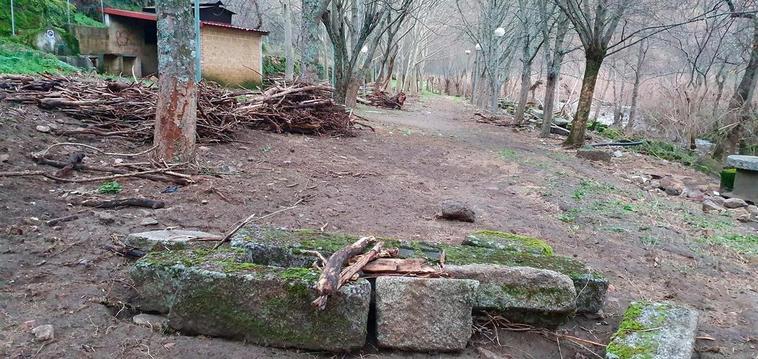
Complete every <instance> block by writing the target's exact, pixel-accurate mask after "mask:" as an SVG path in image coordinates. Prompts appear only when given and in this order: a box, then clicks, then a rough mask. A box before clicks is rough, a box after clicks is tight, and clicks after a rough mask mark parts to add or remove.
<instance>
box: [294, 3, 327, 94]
mask: <svg viewBox="0 0 758 359" xmlns="http://www.w3.org/2000/svg"><path fill="white" fill-rule="evenodd" d="M325 11H326V5H324V4H323V0H302V27H301V34H302V41H303V43H302V55H301V56H300V61H301V64H300V68H301V75H300V78H301V80H303V81H305V82H316V81H318V53H319V51H318V50H319V44H320V43H321V40H320V38H319V32H320V31H319V30H320V24H321V22H320V21H321V15H322V14H323V13H324V12H325Z"/></svg>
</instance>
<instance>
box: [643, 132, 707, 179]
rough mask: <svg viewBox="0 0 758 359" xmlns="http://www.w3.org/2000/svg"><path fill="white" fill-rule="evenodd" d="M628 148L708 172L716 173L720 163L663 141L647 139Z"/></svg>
mask: <svg viewBox="0 0 758 359" xmlns="http://www.w3.org/2000/svg"><path fill="white" fill-rule="evenodd" d="M630 149H631V150H634V151H637V152H639V153H642V154H646V155H649V156H653V157H658V158H660V159H663V160H667V161H672V162H679V163H681V164H683V165H685V166H689V167H693V168H695V169H697V170H698V171H701V172H705V173H708V174H717V173H718V171H719V169H720V165H721V164H720V163H717V162H714V161H712V160H709V159H707V158H699V157H698V156H697V154H696V153H695V152H694V151H690V150H687V149H685V148H682V147H680V146H678V145H676V144H673V143H669V142H665V141H655V140H648V141H644V142H643V143H642V145H639V146H633V147H630Z"/></svg>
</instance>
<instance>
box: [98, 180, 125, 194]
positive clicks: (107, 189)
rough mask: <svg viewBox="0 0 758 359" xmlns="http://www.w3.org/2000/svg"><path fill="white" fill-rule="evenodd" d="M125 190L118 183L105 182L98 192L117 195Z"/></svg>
mask: <svg viewBox="0 0 758 359" xmlns="http://www.w3.org/2000/svg"><path fill="white" fill-rule="evenodd" d="M123 189H124V188H123V187H122V186H121V184H119V183H118V182H116V181H108V182H104V183H103V184H101V185H100V187H98V188H97V192H99V193H104V194H116V193H119V192H121V191H122V190H123Z"/></svg>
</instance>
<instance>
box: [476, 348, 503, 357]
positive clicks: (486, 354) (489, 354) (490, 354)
mask: <svg viewBox="0 0 758 359" xmlns="http://www.w3.org/2000/svg"><path fill="white" fill-rule="evenodd" d="M476 352H477V353H478V354H479V358H481V359H506V358H507V357H506V356H504V355H500V354H496V353H494V352H492V351H490V350H487V349H484V348H482V347H477V348H476ZM509 357H510V356H509Z"/></svg>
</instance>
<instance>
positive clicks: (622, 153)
mask: <svg viewBox="0 0 758 359" xmlns="http://www.w3.org/2000/svg"><path fill="white" fill-rule="evenodd" d="M622 156H624V152H621V150H615V151H613V157H617V158H618V157H622Z"/></svg>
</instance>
